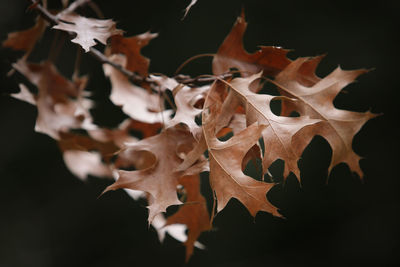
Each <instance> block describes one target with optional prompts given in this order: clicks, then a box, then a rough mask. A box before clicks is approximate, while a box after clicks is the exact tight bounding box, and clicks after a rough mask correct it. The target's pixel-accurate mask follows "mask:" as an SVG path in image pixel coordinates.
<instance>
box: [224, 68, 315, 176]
mask: <svg viewBox="0 0 400 267" xmlns="http://www.w3.org/2000/svg"><path fill="white" fill-rule="evenodd" d="M259 78H261V72H260V73H259V74H255V75H252V76H250V77H247V78H236V79H233V80H232V81H231V82H230V86H231V88H232V92H233V93H234V94H235V96H236V97H237V98H238V99H240V102H241V103H242V105H243V106H244V107H245V109H246V119H247V124H248V125H251V124H253V123H255V122H258V123H259V124H263V125H266V126H268V127H267V128H266V129H265V130H264V131H263V132H262V136H263V140H264V146H265V153H264V158H263V169H264V173H265V172H267V169H268V168H269V167H270V165H271V164H272V163H273V162H274V161H275V160H277V159H282V160H284V161H285V169H284V174H283V175H284V178H286V177H287V176H288V175H289V173H290V172H293V173H294V174H295V175H296V177H297V178H298V179H300V170H299V168H298V167H297V161H298V160H299V158H300V156H301V153H298V151H297V148H298V147H305V146H307V145H308V142H306V140H304V139H293V136H294V135H296V134H297V133H298V132H299V131H300V130H301V129H303V128H304V127H306V126H308V125H312V124H315V123H317V122H319V121H320V120H318V119H310V118H309V117H308V116H300V117H296V118H290V117H283V116H276V115H275V114H274V113H273V112H272V111H271V108H270V103H271V101H272V100H274V99H281V100H283V101H293V100H290V99H288V98H286V97H275V96H271V95H266V94H256V93H253V92H252V90H251V88H250V87H251V84H252V83H254V82H256V81H257V80H258V79H259ZM232 108H235V107H234V106H232Z"/></svg>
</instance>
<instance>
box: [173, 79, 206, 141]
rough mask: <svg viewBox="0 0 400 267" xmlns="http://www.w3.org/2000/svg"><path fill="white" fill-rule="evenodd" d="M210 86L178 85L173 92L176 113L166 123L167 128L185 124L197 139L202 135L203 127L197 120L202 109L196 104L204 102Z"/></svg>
mask: <svg viewBox="0 0 400 267" xmlns="http://www.w3.org/2000/svg"><path fill="white" fill-rule="evenodd" d="M209 89H210V86H208V85H206V86H201V87H193V88H192V87H189V86H184V85H182V84H180V85H178V86H177V87H175V88H174V90H173V91H172V93H173V96H174V100H175V105H176V112H175V115H174V117H173V118H172V119H171V120H170V121H168V123H166V126H167V127H173V126H175V125H177V124H180V123H183V124H185V125H186V126H187V127H188V129H189V131H190V132H191V133H192V134H193V136H194V137H195V138H197V137H198V136H199V135H200V134H201V127H200V126H199V125H197V123H196V121H195V118H196V116H198V115H200V113H201V111H202V110H201V109H198V108H196V107H195V104H196V103H197V102H198V101H200V100H203V99H204V98H205V95H206V93H207V91H208V90H209Z"/></svg>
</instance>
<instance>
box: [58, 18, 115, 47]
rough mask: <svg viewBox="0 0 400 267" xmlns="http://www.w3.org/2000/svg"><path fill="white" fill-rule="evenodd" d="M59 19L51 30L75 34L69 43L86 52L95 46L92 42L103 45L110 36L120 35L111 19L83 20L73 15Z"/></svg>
mask: <svg viewBox="0 0 400 267" xmlns="http://www.w3.org/2000/svg"><path fill="white" fill-rule="evenodd" d="M59 19H61V21H60V22H59V23H58V24H57V25H55V26H53V29H58V30H63V31H67V32H74V33H76V37H75V38H74V39H72V40H71V41H72V42H74V43H77V44H79V45H80V46H81V47H82V48H83V49H84V50H85V51H86V52H88V51H89V49H90V47H92V46H95V45H96V42H95V41H94V40H97V41H99V42H100V43H102V44H104V45H105V44H107V39H108V38H109V37H110V36H112V35H116V34H122V31H121V30H118V29H116V26H115V22H114V21H112V20H111V19H107V20H100V19H92V18H85V17H82V16H79V15H77V14H73V13H66V14H62V15H61V16H60V17H59Z"/></svg>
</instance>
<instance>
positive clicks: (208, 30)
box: [0, 0, 400, 267]
mask: <svg viewBox="0 0 400 267" xmlns="http://www.w3.org/2000/svg"><path fill="white" fill-rule="evenodd" d="M49 2H50V7H58V6H59V2H58V0H49ZM95 2H96V3H97V4H98V6H99V7H100V8H101V10H102V11H103V12H104V15H105V17H106V18H113V19H114V20H116V21H117V22H118V28H120V29H124V30H125V31H126V35H127V36H130V35H134V34H139V33H142V32H145V31H147V30H151V31H152V32H158V33H159V37H158V38H156V39H155V40H153V41H152V42H151V43H150V45H149V46H147V47H146V48H145V49H143V54H144V55H146V56H147V57H149V58H150V59H151V66H150V71H151V72H161V73H164V74H168V75H172V74H173V72H174V71H175V69H176V68H177V67H178V66H179V65H180V64H181V63H182V62H183V61H184V60H186V59H187V58H189V57H191V56H193V55H196V54H200V53H214V52H216V50H217V49H218V46H219V45H220V44H221V42H222V41H223V39H224V38H225V36H226V35H227V34H228V32H229V31H230V29H231V27H232V25H233V23H234V22H235V19H236V17H237V16H238V15H239V14H240V12H241V9H242V8H244V10H245V13H246V18H247V21H248V23H249V26H248V30H247V32H246V35H245V40H244V43H245V47H246V48H247V50H248V51H250V52H253V51H255V50H256V47H257V45H277V46H282V47H284V48H288V49H293V51H292V52H290V53H289V57H290V58H292V59H294V58H296V57H298V56H315V55H320V54H324V53H327V56H326V57H325V59H324V60H323V61H322V63H321V64H320V67H319V68H318V71H317V73H318V74H319V75H320V76H324V75H326V74H328V73H329V72H331V71H332V70H333V69H334V68H336V67H337V66H338V65H340V66H341V67H342V68H343V69H355V68H374V70H373V71H372V72H370V73H368V74H365V75H363V76H361V77H360V78H359V79H358V82H357V83H354V84H351V85H349V86H348V87H346V88H345V91H346V93H341V94H339V96H338V97H337V98H336V99H335V105H336V106H337V107H338V108H344V109H349V110H355V111H366V110H371V111H372V112H375V113H384V116H381V117H378V118H375V119H373V120H371V121H369V122H368V123H367V124H366V125H365V126H364V127H363V128H362V129H361V131H360V132H359V133H358V134H357V135H356V137H355V139H354V142H353V148H354V150H355V151H356V152H357V153H358V154H359V155H361V156H362V157H364V159H363V160H361V167H362V169H363V171H364V173H365V177H364V182H361V181H360V179H359V177H358V176H357V175H355V174H352V173H350V171H349V169H348V167H347V166H346V165H344V164H341V165H338V166H337V167H335V168H334V169H333V171H332V173H331V174H330V175H329V181H328V182H327V167H328V165H329V161H330V155H331V149H330V147H329V145H328V143H327V142H326V141H325V140H324V139H323V138H315V139H314V140H313V141H312V143H311V144H310V145H309V146H308V147H307V149H306V150H305V152H304V154H303V157H302V159H301V161H300V162H299V166H300V169H301V175H302V184H301V186H300V184H299V183H298V182H297V180H296V179H295V178H294V177H289V178H288V180H287V182H286V184H285V185H282V183H280V184H278V185H277V186H275V187H274V189H273V190H272V191H271V192H270V193H269V194H268V197H269V199H270V200H271V201H272V202H273V203H274V204H275V205H277V206H278V207H279V208H280V210H281V212H282V214H284V215H285V217H286V219H285V220H283V219H277V218H273V217H272V216H271V215H270V214H266V213H259V214H258V215H257V216H256V218H255V219H253V218H252V217H251V216H250V215H249V213H248V212H247V210H246V209H245V208H244V207H243V206H241V205H240V204H239V202H238V201H235V200H232V201H231V202H230V203H229V205H228V206H227V208H226V209H225V210H224V211H222V212H221V213H220V214H219V215H218V216H217V217H216V218H215V221H214V225H215V231H211V232H208V233H205V234H203V235H202V236H201V238H200V241H201V242H202V243H203V244H205V245H206V246H207V249H206V250H196V251H195V253H194V255H193V257H192V259H191V260H190V262H189V263H188V264H187V266H271V267H273V266H312V265H318V266H350V265H351V266H392V265H396V264H400V254H399V252H400V251H399V242H400V230H399V226H400V215H399V207H400V206H399V203H400V202H399V194H398V192H399V190H400V187H399V186H400V180H399V178H400V177H399V171H398V168H397V167H398V164H399V156H398V155H399V153H400V150H399V141H398V138H399V133H398V127H397V126H398V125H397V123H398V119H396V118H398V115H399V114H398V111H397V110H398V98H396V97H395V95H396V93H397V91H398V90H399V89H400V88H399V86H398V77H399V74H398V60H399V57H398V53H399V52H398V43H396V42H395V40H397V38H398V35H399V27H398V20H397V17H398V16H399V6H398V4H397V1H375V2H374V3H373V4H371V3H369V4H368V3H367V2H366V1H295V0H292V1H288V0H281V1H256V0H248V1H245V0H242V1H240V0H218V1H210V0H199V1H198V3H197V4H196V5H195V6H194V7H193V8H192V9H191V10H190V12H189V14H188V16H187V17H186V18H185V19H184V20H183V21H181V18H182V15H183V11H182V10H183V9H184V8H185V6H186V5H187V4H188V3H189V2H190V1H189V0H172V1H152V0H147V1H145V0H142V1H117V0H115V1H106V0H96V1H95ZM27 6H28V1H25V0H15V1H7V0H1V1H0V40H4V39H5V38H6V36H7V33H8V32H11V31H16V30H22V29H26V28H28V27H30V26H31V25H33V22H34V18H35V14H34V13H31V12H26V8H27ZM81 11H82V12H83V13H85V14H87V15H89V16H94V14H93V12H91V11H90V10H89V9H87V8H85V9H82V10H81ZM53 34H54V32H53V31H52V30H50V31H47V32H46V34H45V36H44V39H43V40H42V41H41V43H40V44H39V46H38V48H37V50H36V51H35V52H34V54H33V55H32V56H31V60H32V61H40V59H43V58H45V57H46V56H47V55H48V52H49V47H50V46H51V40H52V36H53ZM99 47H100V48H101V46H99ZM75 49H76V48H75V46H74V45H72V44H70V43H66V45H65V46H64V47H63V48H62V50H61V53H60V55H59V56H58V59H57V61H56V63H57V66H58V67H59V69H60V70H61V71H62V72H63V73H64V74H65V75H66V76H68V77H70V76H71V73H72V70H73V68H72V66H73V59H74V57H75ZM20 55H21V54H19V53H15V52H12V51H10V50H7V49H1V50H0V68H1V76H0V80H1V96H0V129H1V135H0V137H1V138H0V177H1V178H0V266H1V267H14V266H16V267H17V266H18V267H19V266H24V267H25V266H26V267H31V266H32V267H36V266H37V267H47V266H85V267H91V266H96V267H100V266H112V267H120V266H143V265H146V266H156V265H163V266H182V265H183V264H184V247H183V245H182V244H181V243H179V242H177V241H175V240H174V239H172V238H170V237H167V238H166V240H165V242H164V243H163V244H160V242H159V241H158V238H157V235H156V232H155V231H154V229H152V228H150V229H148V227H147V210H146V208H145V207H144V203H143V202H141V201H134V200H132V199H131V198H129V197H128V196H127V195H126V194H125V193H124V192H123V191H116V192H112V193H108V194H106V195H104V196H102V197H101V198H99V199H97V197H98V196H99V194H100V193H101V192H102V191H103V190H104V188H105V187H106V186H107V185H108V184H110V181H106V180H101V179H97V178H95V177H93V178H90V179H89V180H88V181H87V182H85V183H84V182H82V181H80V180H79V179H77V178H76V177H74V176H73V175H72V174H71V173H70V172H69V171H68V170H67V168H66V167H65V165H64V163H63V160H62V156H61V153H60V151H59V149H58V146H57V144H56V142H55V141H54V140H52V139H51V138H49V137H48V136H45V135H42V134H39V133H35V132H34V131H33V128H34V123H35V118H36V114H37V112H36V108H35V107H33V106H31V105H29V104H26V103H23V102H21V101H18V100H15V99H12V98H11V97H9V96H7V95H6V94H7V93H10V92H17V91H18V89H17V82H18V81H20V78H21V77H18V75H14V76H13V77H10V78H9V77H6V73H7V72H8V71H9V69H10V64H11V63H13V62H15V60H16V59H17V58H18V57H19V56H20ZM210 63H211V60H210V59H209V58H203V59H199V60H197V61H195V62H192V63H191V64H189V65H188V66H187V67H185V68H184V69H183V71H182V72H183V73H186V74H190V75H197V74H204V73H210V72H211V68H210ZM82 72H83V73H87V74H89V76H90V77H91V79H90V83H89V85H88V90H89V91H92V92H93V94H94V95H93V99H95V100H96V101H97V106H96V107H95V109H94V110H93V116H94V117H95V121H96V122H97V123H98V124H100V125H103V126H109V127H113V126H116V125H117V124H118V123H119V122H120V121H122V120H123V119H124V118H125V116H124V114H123V113H122V112H121V111H120V110H119V109H118V108H116V107H114V106H113V105H112V104H111V103H110V101H109V100H107V96H108V94H109V92H110V85H109V82H108V80H107V79H105V78H104V77H103V75H102V69H101V66H100V65H99V64H98V63H97V62H95V61H94V60H93V59H92V58H91V57H90V56H86V55H85V56H84V58H83V63H82ZM281 168H282V164H279V163H277V164H275V165H274V167H273V169H272V171H273V172H275V174H274V173H273V174H274V175H276V177H277V178H278V180H280V181H282V178H281V177H279V175H280V174H279V173H280V171H281ZM203 181H204V191H205V193H206V194H209V192H208V191H207V183H208V182H207V177H203ZM398 266H399V265H398Z"/></svg>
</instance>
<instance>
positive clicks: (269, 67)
mask: <svg viewBox="0 0 400 267" xmlns="http://www.w3.org/2000/svg"><path fill="white" fill-rule="evenodd" d="M246 27H247V23H246V21H245V18H244V12H242V15H241V16H240V17H238V18H237V20H236V23H235V25H234V26H233V28H232V30H231V32H230V33H229V35H228V36H227V37H226V38H225V40H224V42H223V43H222V44H221V46H220V47H219V49H218V52H217V54H216V55H215V56H214V59H213V62H212V69H213V73H214V74H216V75H220V74H222V73H225V72H228V71H230V69H232V68H236V69H238V70H239V71H241V72H242V73H241V74H242V75H243V76H248V75H251V74H255V73H259V72H260V71H264V75H270V76H275V75H276V74H278V73H279V72H280V71H281V70H282V69H284V68H285V67H286V66H287V65H288V64H289V63H290V60H289V59H288V58H287V57H286V54H287V53H288V50H286V49H283V48H280V47H276V46H261V47H260V50H258V51H257V52H255V53H254V54H249V53H248V52H247V51H246V50H245V49H244V47H243V41H242V39H243V35H244V32H245V30H246Z"/></svg>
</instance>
